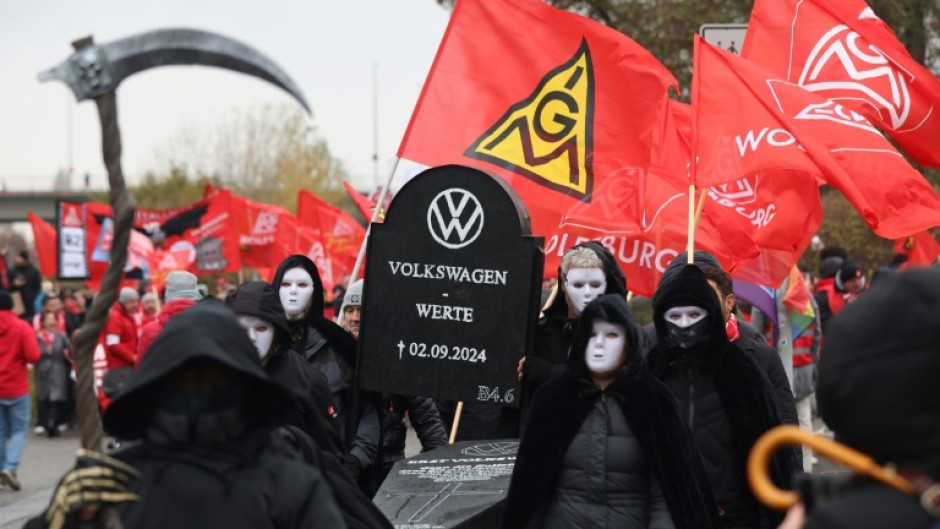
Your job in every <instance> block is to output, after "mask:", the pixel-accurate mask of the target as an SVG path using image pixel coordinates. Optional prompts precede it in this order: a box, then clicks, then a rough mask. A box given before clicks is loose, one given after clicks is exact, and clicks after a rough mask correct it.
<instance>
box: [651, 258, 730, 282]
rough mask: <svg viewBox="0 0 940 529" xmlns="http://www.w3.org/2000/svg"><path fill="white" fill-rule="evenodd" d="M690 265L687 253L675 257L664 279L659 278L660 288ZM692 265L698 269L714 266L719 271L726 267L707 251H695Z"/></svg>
mask: <svg viewBox="0 0 940 529" xmlns="http://www.w3.org/2000/svg"><path fill="white" fill-rule="evenodd" d="M687 264H689V255H688V253H686V252H682V253H680V254H679V255H677V256H675V257H674V258H673V259H672V262H670V263H669V266H667V267H666V270H665V271H664V272H663V275H662V277H660V278H659V286H658V288H662V286H663V285H665V284H667V283H668V282H669V281H671V280H672V278H673V277H675V276H676V274H678V273H679V272H680V271H681V270H682V269H683V268H685V266H686V265H687ZM692 264H694V265H695V266H698V267H702V266H714V267H715V268H717V269H719V270H724V267H722V266H721V262H720V261H719V260H718V258H717V257H715V256H714V255H712V254H710V253H708V252H706V251H705V250H695V251H694V252H693V253H692Z"/></svg>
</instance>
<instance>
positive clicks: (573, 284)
mask: <svg viewBox="0 0 940 529" xmlns="http://www.w3.org/2000/svg"><path fill="white" fill-rule="evenodd" d="M557 289H558V290H557V292H555V293H553V295H552V296H550V297H549V301H548V302H547V307H546V308H545V309H544V311H543V315H542V318H541V319H540V320H539V327H538V330H536V334H535V345H534V347H533V348H532V352H531V353H529V354H528V355H526V356H524V357H522V359H521V360H520V361H519V365H518V367H517V375H518V377H519V380H520V381H521V394H522V400H521V403H520V409H521V410H522V414H523V421H525V416H526V415H527V410H528V407H529V403H530V402H531V401H532V398H533V396H534V395H535V390H537V389H538V388H539V387H540V386H541V385H542V384H544V383H545V382H547V381H549V380H551V379H553V378H558V377H560V376H561V375H563V374H564V372H565V366H566V364H567V362H568V351H569V349H570V348H571V341H572V337H573V336H574V331H575V329H574V327H575V322H576V321H577V318H578V316H579V315H580V314H581V312H582V311H583V310H584V308H585V307H586V306H587V305H588V303H590V302H591V301H592V300H594V299H597V298H598V297H600V296H601V295H603V294H616V295H619V296H622V297H623V298H624V299H626V297H627V278H626V276H624V274H623V271H622V270H621V269H620V265H619V264H618V263H617V261H616V259H615V258H614V256H613V255H612V254H611V253H610V252H609V251H607V249H606V248H604V246H603V245H601V244H600V243H599V242H597V241H591V242H586V243H583V244H579V245H577V246H574V247H573V248H571V249H569V250H568V251H567V252H565V255H564V256H562V258H561V265H560V267H559V270H558V285H557ZM644 343H645V340H644ZM640 347H641V349H642V350H643V351H644V353H645V345H641V346H640Z"/></svg>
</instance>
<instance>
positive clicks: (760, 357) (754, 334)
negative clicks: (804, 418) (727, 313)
mask: <svg viewBox="0 0 940 529" xmlns="http://www.w3.org/2000/svg"><path fill="white" fill-rule="evenodd" d="M693 260H694V261H695V262H694V264H695V265H696V266H713V267H715V268H718V269H721V262H719V261H718V259H717V258H715V256H713V255H712V254H710V253H708V252H706V251H704V250H695V252H694V254H693ZM686 264H688V257H687V256H686V254H680V255H678V256H676V258H675V259H673V260H672V262H670V263H669V265H668V266H667V267H666V271H665V272H663V276H662V278H661V279H660V280H659V288H663V287H664V286H667V285H669V283H670V282H671V281H672V279H673V278H674V277H676V276H677V274H678V273H679V272H680V271H681V270H682V269H683V268H684V267H685V266H686ZM643 330H644V331H645V332H646V336H647V338H648V339H649V340H650V347H651V348H652V346H654V345H656V342H657V336H656V325H655V323H650V324H649V325H647V326H645V327H644V328H643ZM738 330H739V331H740V333H741V337H740V338H738V340H737V341H736V342H735V343H736V345H737V346H738V347H740V348H741V349H743V350H744V351H745V352H746V353H748V354H750V355H752V358H753V359H754V362H755V363H756V364H757V367H759V368H760V369H761V371H763V372H764V374H765V375H767V378H768V379H769V380H770V383H771V384H772V385H773V387H774V392H775V393H776V395H777V405H778V406H779V412H780V417H781V418H782V419H783V422H784V423H787V424H799V420H798V418H797V416H796V404H795V403H794V401H793V390H792V388H791V387H790V380H789V379H788V378H787V371H786V369H785V368H784V366H783V362H782V361H781V360H780V355H779V354H777V351H775V350H774V348H773V347H771V346H770V345H768V344H767V341H766V340H765V339H764V334H763V333H762V332H761V331H760V330H758V329H757V328H755V327H754V326H753V325H751V324H749V323H748V322H746V321H743V320H740V319H739V320H738ZM797 455H798V456H799V458H800V459H801V460H802V458H803V456H802V453H800V454H797V451H794V456H797Z"/></svg>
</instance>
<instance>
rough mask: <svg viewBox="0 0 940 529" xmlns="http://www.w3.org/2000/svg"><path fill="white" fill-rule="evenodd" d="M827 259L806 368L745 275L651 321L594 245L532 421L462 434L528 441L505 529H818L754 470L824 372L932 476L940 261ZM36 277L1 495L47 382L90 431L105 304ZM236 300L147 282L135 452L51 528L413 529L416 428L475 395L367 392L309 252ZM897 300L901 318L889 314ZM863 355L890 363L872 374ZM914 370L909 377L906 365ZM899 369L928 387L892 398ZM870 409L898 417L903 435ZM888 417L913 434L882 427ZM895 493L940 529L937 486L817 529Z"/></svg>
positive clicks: (118, 356) (861, 490)
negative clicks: (400, 503) (77, 363)
mask: <svg viewBox="0 0 940 529" xmlns="http://www.w3.org/2000/svg"><path fill="white" fill-rule="evenodd" d="M827 250H828V251H825V252H824V253H823V254H821V255H820V265H819V276H818V277H819V278H818V279H817V278H816V275H815V274H814V273H812V272H810V271H809V270H804V279H805V281H806V286H807V288H808V289H809V290H810V291H811V292H813V293H814V296H813V304H814V307H816V311H815V314H816V315H817V319H816V321H815V322H813V323H812V324H810V325H809V326H807V327H806V329H805V330H803V331H802V333H801V334H800V335H799V336H794V337H793V342H792V346H793V356H792V358H793V360H792V366H787V367H792V376H788V373H787V372H788V371H789V370H788V369H785V368H784V365H783V363H782V361H781V355H779V354H777V351H776V350H775V349H774V347H773V344H772V342H773V340H772V339H769V337H771V336H772V333H770V332H769V329H768V327H769V322H768V318H766V317H764V316H763V315H761V314H760V312H759V311H758V310H756V309H753V310H751V311H750V312H749V313H742V312H741V311H740V310H739V306H738V305H739V304H738V303H737V300H736V299H735V295H734V292H733V288H732V281H731V278H730V276H729V275H728V273H727V272H725V271H724V270H722V268H721V265H720V263H719V262H718V261H717V260H716V259H715V258H714V257H712V256H711V255H709V254H708V253H706V252H702V251H697V252H695V254H694V262H693V263H692V264H688V263H687V258H686V256H685V255H681V256H679V257H677V258H676V259H675V261H673V262H672V263H671V264H670V265H669V266H668V268H667V270H666V272H665V273H664V274H663V277H662V279H661V281H660V284H659V287H658V289H657V291H656V293H655V295H654V297H653V299H652V309H653V314H652V322H651V323H649V324H648V325H646V326H645V327H644V326H643V325H641V324H640V323H639V322H638V321H637V319H636V317H635V316H634V314H633V312H632V310H631V307H630V304H629V303H628V278H627V277H626V276H625V275H624V273H623V271H622V270H621V269H620V267H619V265H618V264H617V261H616V259H615V258H614V256H613V255H611V253H610V252H609V251H608V250H607V249H606V248H605V247H604V246H603V245H601V244H600V243H597V242H588V243H584V244H580V245H577V246H575V247H573V248H571V249H569V250H568V251H567V252H566V253H565V255H564V256H563V258H562V260H561V265H560V267H559V270H558V273H557V278H555V279H556V280H557V281H553V282H550V283H546V284H545V286H546V287H547V288H546V292H545V293H544V296H543V302H544V303H543V307H544V308H543V310H542V313H541V314H540V320H539V326H538V329H537V332H536V337H535V341H534V345H533V347H532V349H531V350H530V351H529V352H528V354H526V355H525V356H523V357H522V359H521V360H520V361H519V363H518V366H517V373H516V374H517V377H518V379H519V384H520V387H521V390H520V395H521V399H520V406H519V408H518V409H516V408H509V407H499V406H493V405H490V406H487V405H476V406H468V407H467V409H466V411H465V418H464V419H463V420H462V422H461V430H460V436H459V437H458V438H462V439H498V438H507V437H521V439H520V447H519V452H518V456H517V460H516V465H515V469H514V473H513V476H512V480H511V485H510V488H509V492H508V497H507V501H506V504H505V514H504V520H503V526H504V527H506V528H529V527H550V528H569V527H578V528H581V527H637V528H641V527H643V528H657V529H666V528H709V527H715V528H718V527H723V528H758V527H760V528H772V527H777V526H778V524H781V523H784V524H790V525H785V526H786V527H802V526H803V524H804V520H803V519H802V518H800V517H805V516H806V514H805V513H803V512H802V511H794V513H791V516H790V517H788V518H787V519H786V521H784V520H783V515H782V513H778V512H775V511H772V510H770V509H768V508H766V507H764V506H763V505H762V504H761V503H760V502H759V501H758V499H757V497H756V496H755V495H754V493H753V491H752V490H751V488H750V486H749V484H748V482H747V479H746V473H745V467H746V463H747V458H748V454H749V452H750V450H751V447H752V446H753V445H754V443H755V442H756V441H757V440H758V439H759V438H760V437H761V436H762V435H763V434H764V433H766V432H767V431H769V430H771V429H772V428H774V427H776V426H778V425H782V424H799V425H800V426H802V427H804V428H806V429H809V430H812V429H813V420H812V417H813V408H814V406H813V402H814V398H813V397H814V394H815V393H816V391H817V379H818V380H819V381H820V382H819V389H818V391H819V399H818V400H819V412H820V413H821V414H822V418H823V419H825V421H826V423H827V424H828V425H829V426H831V427H832V428H833V430H834V431H835V433H836V435H837V437H838V438H839V439H840V440H843V441H845V442H847V443H850V444H851V445H852V446H856V447H858V448H861V449H867V450H866V451H868V453H870V454H871V455H873V456H874V457H876V458H878V460H879V461H881V462H884V463H888V462H890V463H895V464H899V465H902V466H903V467H904V468H905V469H909V472H917V474H910V475H916V476H919V478H920V481H921V482H924V480H926V482H927V483H930V484H931V485H932V484H933V480H935V479H938V478H940V475H938V470H940V468H938V467H937V466H936V461H937V458H938V456H940V431H936V430H937V425H938V424H940V416H938V415H940V405H938V402H940V401H938V400H937V399H936V397H937V395H936V392H937V389H936V388H937V387H938V385H936V384H934V383H933V382H932V380H934V378H935V377H936V374H937V367H938V366H937V358H938V356H937V353H940V335H937V334H936V329H938V328H940V327H938V326H935V325H934V326H931V325H930V323H929V316H928V315H929V314H930V313H932V312H933V311H931V310H930V309H931V308H933V309H935V308H936V306H937V305H936V303H940V292H938V291H940V271H937V270H916V271H910V272H899V273H894V271H893V270H889V269H884V270H880V271H879V273H880V274H881V275H880V276H878V277H877V279H875V280H873V281H871V282H872V283H878V284H879V285H878V287H877V288H875V289H873V292H872V293H868V292H867V289H868V286H869V285H866V281H865V274H864V273H863V271H862V270H861V268H860V267H859V266H858V264H856V263H854V262H852V261H850V260H849V259H848V257H847V256H846V255H845V252H844V251H842V250H840V249H838V248H832V249H827ZM893 264H894V265H895V266H896V265H897V264H899V263H893ZM30 267H31V265H29V262H28V258H27V256H26V255H25V253H24V254H22V255H19V256H17V260H16V263H15V266H14V267H12V268H11V274H10V276H9V277H8V278H4V279H6V280H7V281H8V283H7V284H3V285H0V287H5V288H0V434H2V438H0V441H2V442H0V462H2V463H3V468H2V471H0V484H3V485H4V486H5V487H7V488H10V489H13V490H19V488H20V484H19V481H18V477H17V471H18V467H19V460H20V458H21V454H22V450H23V446H24V443H25V442H26V436H27V430H28V427H29V426H28V424H29V420H30V416H31V402H32V395H31V390H30V383H29V380H28V376H27V369H28V366H33V367H32V370H33V373H34V376H35V382H34V387H35V399H36V405H37V412H38V413H37V422H36V426H35V428H36V433H37V434H43V435H48V436H55V435H57V434H59V433H60V432H61V431H63V430H64V429H66V428H68V427H69V426H70V425H72V424H73V423H74V420H75V417H74V415H75V411H74V378H75V377H74V373H73V367H72V357H71V354H72V353H71V345H70V343H71V342H72V341H73V337H74V333H75V332H76V331H78V329H79V328H80V327H81V323H82V321H83V319H84V314H85V311H86V305H87V304H88V303H87V301H88V300H89V298H90V295H89V293H87V292H85V291H81V290H73V291H64V292H61V293H56V292H55V289H54V288H52V287H51V285H44V284H43V282H42V280H41V278H39V275H38V272H37V273H33V272H34V271H35V269H34V268H33V269H32V270H30ZM889 275H890V276H894V277H888V276H889ZM881 283H884V285H885V286H884V287H882V286H881ZM217 286H218V287H219V290H218V291H217V292H216V293H215V294H216V295H214V296H213V295H209V292H208V289H206V288H204V287H203V286H202V285H200V284H199V282H198V279H197V277H196V276H194V275H193V274H191V273H189V272H172V273H170V274H169V275H168V277H167V278H166V286H165V288H164V289H163V292H162V293H160V295H159V296H158V295H155V293H153V292H141V291H138V290H137V289H135V288H131V287H125V288H123V289H121V291H120V293H119V295H118V300H117V302H116V303H115V304H114V306H113V307H112V308H111V310H110V313H109V316H108V321H107V324H106V325H105V328H104V331H103V332H102V334H101V336H100V337H99V340H98V347H97V350H96V362H95V363H96V369H97V371H98V373H97V375H98V376H97V383H96V388H97V396H98V402H99V406H100V411H101V414H102V418H103V424H104V427H105V431H106V433H107V434H108V435H109V436H110V437H111V438H112V439H113V442H112V445H111V447H110V448H111V449H110V450H109V451H108V454H103V453H95V452H82V453H81V454H80V456H79V458H78V461H77V463H76V465H75V467H74V468H73V469H72V470H71V471H69V472H68V473H67V474H66V475H65V476H64V477H63V479H62V481H61V482H60V485H59V490H57V492H56V493H55V495H54V497H53V500H52V502H51V503H50V505H49V507H48V509H47V511H46V512H45V513H43V514H42V515H40V516H38V517H37V518H35V519H33V520H32V521H31V522H30V523H29V524H28V525H27V527H30V528H31V529H36V528H45V527H49V528H52V529H60V528H73V527H80V526H82V524H89V523H91V524H94V523H96V522H97V521H99V520H100V518H101V517H100V516H99V515H100V512H101V507H102V506H113V507H115V508H116V511H117V513H118V515H119V517H120V518H121V520H122V521H123V522H124V523H125V526H126V527H151V526H152V527H168V526H173V527H215V526H223V524H224V526H226V527H230V526H231V527H242V526H244V527H302V526H323V527H347V526H348V527H364V528H366V527H368V528H371V527H390V524H389V522H388V521H387V520H386V519H385V517H384V516H383V515H382V513H381V512H380V511H378V509H377V508H376V507H375V506H374V505H373V504H372V502H371V497H372V496H373V495H374V494H375V493H376V491H378V489H379V487H380V486H381V484H382V483H383V481H384V480H385V478H386V477H387V475H388V474H389V472H390V471H391V468H392V465H393V464H394V463H395V462H396V461H399V460H401V459H402V458H404V457H405V437H406V429H407V424H410V425H411V426H412V427H414V428H415V430H416V433H417V436H418V438H419V440H420V443H421V447H422V450H425V451H426V450H433V449H434V448H436V447H440V446H443V445H446V444H447V442H448V440H447V430H448V426H449V425H450V421H451V413H452V412H451V410H452V407H453V406H452V404H453V403H449V402H442V401H437V400H435V399H431V398H427V397H422V396H415V395H393V394H376V393H372V392H368V391H363V390H360V389H359V388H358V387H357V377H356V373H357V362H358V360H359V359H358V356H357V342H358V339H359V335H360V329H361V325H362V324H363V321H362V319H361V314H362V312H361V308H362V304H363V299H364V296H365V295H367V293H366V292H364V289H363V280H358V281H354V282H352V283H351V284H350V285H349V286H348V289H343V290H334V291H333V293H332V294H333V295H334V296H335V299H334V300H332V301H330V302H328V301H327V300H326V299H325V297H326V293H325V292H324V289H323V284H322V281H321V279H320V275H319V271H318V269H317V267H316V265H315V264H314V263H313V261H311V260H310V259H308V258H307V257H305V256H301V255H294V256H291V257H289V258H287V259H286V260H284V261H283V262H282V263H280V265H279V266H278V267H277V270H276V272H275V274H274V278H273V280H272V281H271V282H270V283H267V282H261V281H248V282H244V283H242V284H240V285H228V284H225V283H220V284H218V285H217ZM201 287H202V288H201ZM6 289H9V291H7V290H6ZM141 294H143V295H141ZM902 296H911V297H912V298H914V297H916V298H917V299H916V303H915V302H911V303H907V302H906V301H902ZM869 300H873V301H869ZM874 300H877V302H878V304H879V305H875V301H874ZM911 301H914V300H911ZM855 305H857V306H858V308H857V309H856V308H855V307H854V306H855ZM888 306H892V309H891V310H892V312H891V314H886V315H885V318H884V319H885V320H889V321H891V322H894V324H893V325H885V324H884V322H881V323H880V324H878V325H875V324H874V323H872V321H871V320H872V319H873V318H876V315H877V314H879V310H881V307H888ZM28 307H32V309H33V310H32V311H29V310H27V308H28ZM328 307H329V309H330V310H327V308H328ZM916 311H922V312H916ZM843 312H844V313H845V314H846V315H845V316H842V315H841V314H842V313H843ZM329 313H333V314H335V317H334V318H330V317H328V316H327V314H329ZM747 320H750V323H749V322H748V321H747ZM907 320H912V321H907ZM853 322H854V323H853ZM371 324H373V325H375V324H381V322H380V320H373V322H372V323H371ZM915 324H916V325H919V326H915ZM860 326H865V328H862V327H860ZM875 329H878V330H879V332H880V334H874V330H875ZM860 336H866V337H868V339H867V341H863V340H861V339H860V338H859V337H860ZM824 340H825V341H826V342H825V343H826V348H825V354H821V353H820V351H821V345H823V341H824ZM892 340H894V341H892ZM856 351H859V353H858V354H860V355H861V354H862V353H864V355H865V356H864V360H865V362H860V363H859V364H858V365H853V366H852V368H851V370H849V368H848V367H846V364H845V363H846V362H850V359H852V358H853V356H852V355H853V354H856ZM879 355H880V356H879ZM891 355H896V356H897V357H898V358H899V361H898V362H897V364H898V365H897V366H894V367H891V368H882V367H881V363H889V364H892V365H893V364H894V362H889V361H888V360H889V357H891ZM860 358H861V357H860ZM829 359H831V361H830V365H831V366H836V367H832V368H831V369H833V371H832V372H831V373H835V374H830V375H829V378H826V376H825V374H824V373H821V372H818V371H817V364H819V365H820V367H822V365H824V364H825V362H826V361H827V360H829ZM837 368H838V369H839V370H840V371H838V372H836V371H835V369H837ZM879 369H886V371H885V373H887V371H891V373H890V374H886V375H885V380H882V382H890V383H893V384H895V385H900V386H902V387H903V389H902V388H901V387H895V386H890V387H891V388H893V390H894V391H897V393H899V394H904V395H905V396H903V397H902V396H897V397H896V398H895V397H893V396H888V395H885V396H884V397H877V398H876V397H873V396H872V395H875V394H877V391H876V389H875V385H876V384H877V383H878V382H879V381H878V380H877V378H878V375H877V373H878V370H879ZM850 371H851V373H852V377H853V379H852V380H851V384H849V385H847V386H845V387H843V386H840V384H839V383H838V382H837V381H838V380H839V377H840V376H842V374H843V373H849V372H850ZM895 371H897V373H895ZM891 374H896V376H897V377H902V376H903V377H905V378H903V382H901V380H902V379H901V378H898V379H895V380H891V379H890V378H888V377H889V376H890V375H891ZM885 388H886V389H885V390H886V391H887V390H888V388H889V386H888V385H887V384H886V385H885ZM856 399H857V402H858V403H859V406H867V408H862V409H866V410H867V409H869V408H870V410H872V411H871V413H881V414H883V415H884V416H882V415H879V419H878V420H877V422H880V423H881V424H870V423H869V421H868V419H867V418H866V417H867V416H866V413H867V412H863V411H861V410H860V409H857V408H855V407H853V403H854V402H856ZM886 402H887V403H890V406H888V405H887V404H885V403H886ZM905 414H906V415H905ZM889 415H890V416H889ZM406 418H407V422H406ZM908 419H910V420H911V421H912V422H910V423H908V422H906V421H907V420H908ZM915 419H916V420H915ZM885 424H891V425H894V427H896V428H897V431H903V432H905V435H904V438H903V439H901V438H899V439H894V438H892V435H893V434H888V433H884V432H881V430H882V429H883V428H882V427H883V425H885ZM814 460H815V457H814V456H813V454H812V453H811V452H809V451H808V450H805V449H804V450H803V451H800V450H799V449H797V448H788V449H784V450H780V451H778V452H777V453H776V454H775V455H774V457H773V459H772V464H771V466H770V469H769V472H770V475H771V477H772V478H773V480H774V482H775V483H776V484H777V485H778V486H780V487H783V488H789V487H790V484H791V480H792V478H793V476H794V475H795V474H797V473H799V472H800V471H806V472H809V471H811V469H812V466H813V461H814ZM89 469H94V470H93V471H91V470H89ZM906 471H907V470H906ZM91 476H94V479H91ZM933 486H934V487H936V485H933ZM931 490H933V489H931ZM853 494H857V495H859V496H858V497H857V499H854V500H853V499H852V498H853V497H854V496H853ZM883 496H886V497H888V498H889V499H890V501H891V502H892V503H890V505H891V506H892V508H894V509H897V512H898V513H899V514H898V516H902V517H905V518H903V519H904V520H908V521H909V523H910V524H909V525H896V526H897V527H902V526H903V527H930V525H928V522H931V521H936V519H935V518H934V516H936V515H937V511H932V512H931V511H929V510H927V509H924V508H921V509H919V510H918V509H917V508H916V507H917V506H918V505H919V502H918V499H917V498H915V497H914V496H912V495H910V494H908V495H904V494H902V493H891V492H889V491H886V490H885V487H883V486H879V485H877V484H872V483H870V482H867V481H864V480H860V481H859V482H858V483H856V484H855V485H854V488H851V489H850V490H849V492H846V493H845V494H844V495H843V496H840V498H838V499H836V500H833V501H832V502H830V503H828V504H825V505H821V506H817V508H816V509H815V511H814V512H812V513H810V515H809V520H808V521H806V522H805V523H806V527H875V526H876V525H871V522H872V520H878V519H879V518H877V517H872V518H871V519H869V520H866V519H865V518H862V517H861V515H860V514H859V512H864V510H865V508H870V506H868V505H867V504H866V500H865V499H866V498H869V497H870V498H881V497H883ZM853 501H854V503H853ZM848 506H852V508H853V509H855V511H857V512H849V511H848V510H847V509H848V508H849V507H848ZM936 507H937V508H940V505H937V506H936ZM819 520H826V522H825V524H823V522H821V521H819ZM849 520H851V521H852V523H855V525H852V524H850V522H849ZM866 523H867V524H869V525H865V524H866ZM889 525H890V524H889Z"/></svg>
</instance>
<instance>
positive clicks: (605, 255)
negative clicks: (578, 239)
mask: <svg viewBox="0 0 940 529" xmlns="http://www.w3.org/2000/svg"><path fill="white" fill-rule="evenodd" d="M575 248H587V249H589V250H591V251H593V252H594V253H595V254H597V257H598V258H599V259H600V260H601V263H602V264H603V265H604V275H605V276H606V277H607V290H606V291H605V293H606V294H617V295H619V296H621V297H623V298H624V299H626V297H627V276H625V275H624V274H623V270H621V269H620V265H619V264H618V263H617V259H616V258H615V257H614V255H613V254H612V253H610V252H609V251H608V250H607V248H605V247H604V245H603V244H601V243H599V242H597V241H588V242H585V243H581V244H578V245H575V246H573V247H572V248H571V250H573V249H575ZM569 251H570V250H569ZM565 253H567V252H565ZM563 281H564V274H562V273H561V266H559V267H558V283H559V285H558V292H557V294H556V296H555V299H554V300H553V301H552V304H551V306H549V307H548V308H547V309H545V313H546V314H548V315H551V316H554V317H561V318H567V317H568V302H567V301H566V300H565V294H564V292H562V285H561V283H562V282H563Z"/></svg>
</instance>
